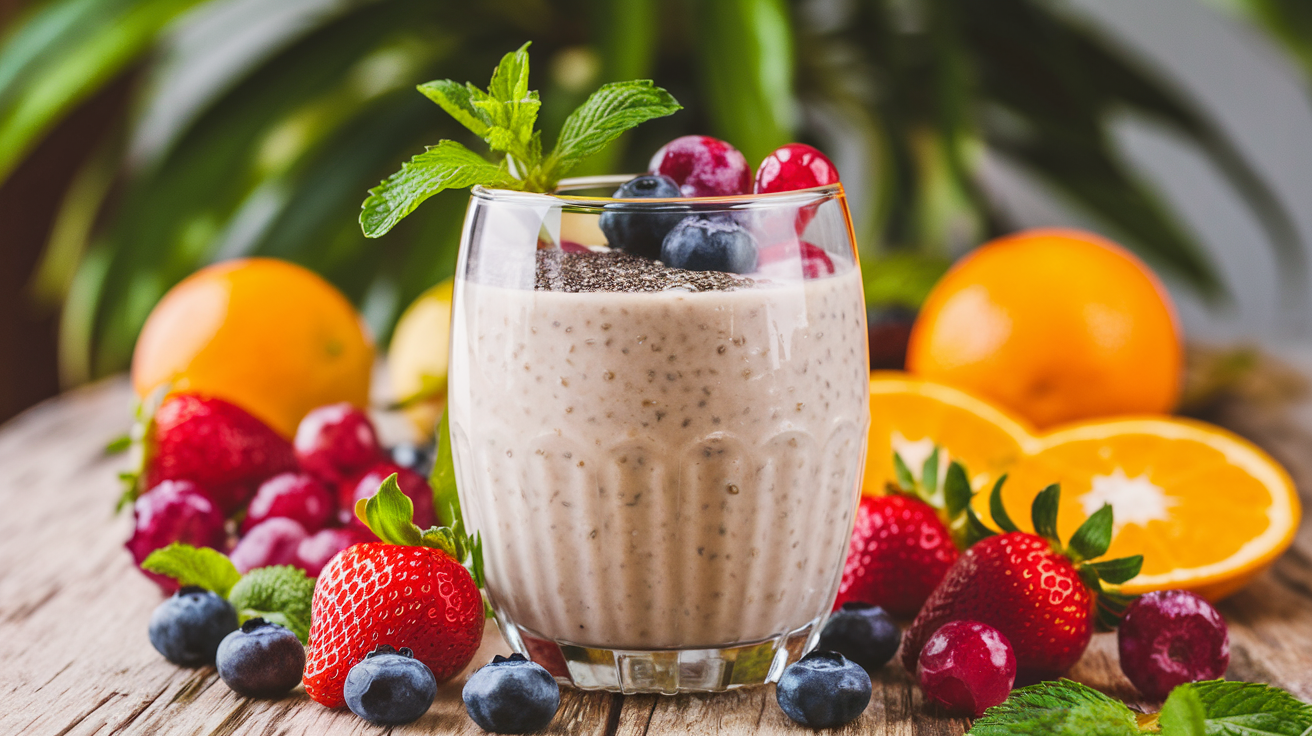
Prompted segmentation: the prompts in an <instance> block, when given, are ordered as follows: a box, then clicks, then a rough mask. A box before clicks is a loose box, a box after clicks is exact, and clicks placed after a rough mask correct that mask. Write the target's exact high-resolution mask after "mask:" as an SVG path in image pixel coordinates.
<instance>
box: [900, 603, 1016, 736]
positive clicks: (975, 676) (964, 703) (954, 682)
mask: <svg viewBox="0 0 1312 736" xmlns="http://www.w3.org/2000/svg"><path fill="white" fill-rule="evenodd" d="M916 678H917V679H918V680H920V687H921V689H922V690H924V691H925V695H926V697H928V698H930V699H931V700H935V701H938V702H939V703H942V704H943V705H944V706H946V707H947V709H948V710H950V711H952V712H954V713H961V714H965V715H972V716H975V717H976V718H978V717H979V716H982V715H984V711H986V710H988V709H989V708H992V707H993V706H995V705H998V704H999V703H1001V702H1002V701H1004V700H1006V699H1007V695H1008V694H1009V693H1010V692H1011V686H1012V685H1013V684H1014V683H1015V682H1016V655H1015V654H1014V653H1013V652H1012V651H1011V642H1009V641H1007V637H1005V636H1003V635H1002V634H1001V633H1000V632H999V631H998V630H997V629H995V628H993V627H992V626H986V625H984V624H981V623H978V622H975V621H953V622H951V623H947V624H944V625H943V627H942V628H940V629H939V630H938V631H936V632H934V635H933V636H931V637H929V641H927V642H925V648H924V649H922V650H920V660H919V662H918V664H917V666H916Z"/></svg>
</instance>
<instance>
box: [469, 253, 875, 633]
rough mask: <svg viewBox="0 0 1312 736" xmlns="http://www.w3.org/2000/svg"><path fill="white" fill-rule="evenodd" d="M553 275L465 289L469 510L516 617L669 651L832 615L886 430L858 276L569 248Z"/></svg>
mask: <svg viewBox="0 0 1312 736" xmlns="http://www.w3.org/2000/svg"><path fill="white" fill-rule="evenodd" d="M625 259H631V260H629V261H626V260H625ZM644 264H645V265H644ZM537 267H538V271H537V280H536V287H537V288H536V289H513V288H502V287H499V286H490V285H487V284H483V283H475V282H472V281H464V282H462V283H461V285H460V288H462V289H463V297H462V304H463V307H462V308H461V309H459V310H457V313H456V317H455V319H456V324H455V326H454V341H453V347H452V355H451V361H452V362H451V385H452V389H453V390H452V391H451V394H450V409H451V419H452V437H453V441H454V442H455V443H456V446H457V459H458V460H459V463H458V472H459V481H460V488H461V500H462V503H463V505H464V508H465V514H466V517H467V520H468V522H469V524H470V527H471V528H472V529H476V530H478V531H479V532H481V533H482V535H483V541H484V548H485V566H486V567H485V571H486V576H487V587H488V592H489V595H490V597H491V599H492V601H493V604H494V606H495V607H496V608H497V609H498V612H499V614H500V615H501V616H502V617H503V619H504V620H506V621H507V622H508V623H512V624H513V625H514V626H515V627H518V628H519V629H521V630H523V631H525V632H528V633H529V634H531V635H532V636H535V637H540V638H543V639H548V640H552V641H554V642H556V643H569V644H574V645H578V646H582V647H596V648H604V649H612V650H614V649H628V650H663V649H697V648H723V647H726V646H730V645H735V644H744V643H751V642H760V641H764V640H767V639H771V638H777V637H780V636H781V635H783V634H787V633H788V632H793V631H797V630H799V629H804V628H805V627H807V626H808V625H810V624H813V623H814V622H815V621H816V620H817V619H818V618H819V617H822V616H823V615H824V613H825V612H826V611H827V610H828V607H829V605H830V604H831V602H832V600H833V597H834V591H835V588H836V586H837V584H838V578H839V575H840V573H841V568H842V560H843V557H844V555H845V553H846V550H847V544H848V535H849V534H850V530H851V524H852V515H853V512H854V509H855V505H856V501H857V494H858V485H859V481H860V478H859V476H858V474H859V472H860V469H861V468H862V465H863V463H862V455H863V453H864V448H865V434H866V427H867V423H868V421H869V409H868V406H869V405H868V398H867V390H868V389H867V381H868V374H867V372H866V371H867V360H866V350H867V348H866V332H865V323H864V318H863V314H862V311H861V310H862V309H863V306H862V305H863V301H862V294H861V283H860V278H859V275H858V273H857V270H856V268H855V267H853V266H852V265H850V264H848V265H845V266H844V267H842V268H840V269H839V273H837V274H835V275H830V276H826V277H822V278H815V279H809V280H805V281H803V280H801V279H795V280H791V281H787V282H782V283H771V282H769V281H768V280H761V279H758V280H752V279H749V278H745V277H739V276H735V275H731V274H721V273H702V272H690V271H679V270H677V269H669V268H666V267H665V266H662V265H661V264H659V263H658V262H652V261H646V260H645V259H639V258H637V257H634V256H625V255H623V254H621V253H618V252H614V253H608V254H586V253H585V254H573V253H562V252H561V251H559V250H556V251H540V252H539V254H538V264H537Z"/></svg>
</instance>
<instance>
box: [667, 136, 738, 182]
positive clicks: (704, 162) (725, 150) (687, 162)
mask: <svg viewBox="0 0 1312 736" xmlns="http://www.w3.org/2000/svg"><path fill="white" fill-rule="evenodd" d="M648 169H649V170H650V172H651V173H653V174H662V175H664V176H668V177H670V178H671V179H673V180H674V183H675V184H678V185H679V191H680V192H681V193H682V194H683V196H685V197H719V196H726V195H730V194H747V193H749V192H751V191H752V169H751V167H750V166H748V165H747V158H746V157H744V156H743V155H742V153H740V152H739V151H738V149H736V148H734V147H733V146H731V145H729V144H728V143H725V142H724V141H722V140H719V139H718V138H711V137H710V136H705V135H685V136H683V137H682V138H675V139H674V140H672V141H670V142H669V143H666V144H665V145H664V146H662V147H661V149H660V150H659V151H657V152H656V155H655V156H652V157H651V164H650V165H649V166H648Z"/></svg>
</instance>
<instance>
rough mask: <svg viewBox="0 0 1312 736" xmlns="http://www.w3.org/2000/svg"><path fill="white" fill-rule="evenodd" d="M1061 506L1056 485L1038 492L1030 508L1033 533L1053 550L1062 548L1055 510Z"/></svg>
mask: <svg viewBox="0 0 1312 736" xmlns="http://www.w3.org/2000/svg"><path fill="white" fill-rule="evenodd" d="M1060 506H1061V486H1060V485H1059V484H1057V483H1053V484H1052V485H1050V486H1048V487H1047V488H1044V489H1043V490H1042V491H1039V495H1037V496H1035V497H1034V503H1033V504H1032V505H1031V506H1030V522H1031V523H1032V524H1034V533H1035V534H1038V535H1039V536H1040V537H1043V538H1044V539H1046V540H1048V543H1049V544H1052V545H1053V547H1054V548H1056V549H1058V550H1060V549H1061V548H1062V544H1061V537H1058V536H1057V509H1058V507H1060Z"/></svg>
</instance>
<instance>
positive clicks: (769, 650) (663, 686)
mask: <svg viewBox="0 0 1312 736" xmlns="http://www.w3.org/2000/svg"><path fill="white" fill-rule="evenodd" d="M822 618H823V617H822ZM497 623H498V624H499V625H500V627H501V633H502V635H504V636H505V637H506V641H507V642H509V644H510V646H511V647H512V648H514V650H515V651H517V652H519V653H521V654H523V655H524V656H526V657H528V658H529V659H532V660H533V661H534V662H537V663H538V664H540V665H542V666H543V667H545V668H546V670H547V671H548V672H550V673H551V674H552V675H553V676H555V678H556V681H557V682H559V683H560V684H562V685H570V686H573V687H576V688H579V689H580V690H608V691H611V692H621V693H663V694H666V695H674V694H676V693H713V692H723V691H725V690H733V689H736V688H740V687H747V686H749V685H762V684H765V683H767V682H775V681H777V680H778V679H779V676H780V675H782V674H783V671H784V668H785V667H787V666H788V665H789V664H791V663H793V662H796V661H797V660H798V659H801V657H802V655H803V654H805V653H806V652H808V651H810V650H811V649H812V648H813V647H814V646H815V644H816V641H817V640H818V639H819V638H820V624H821V623H822V621H821V619H816V620H814V621H812V622H810V623H808V624H807V625H805V626H803V627H801V628H799V629H796V630H795V631H790V632H788V633H787V634H783V635H781V636H777V637H775V638H773V639H767V640H765V641H760V642H755V643H750V644H736V645H734V646H729V647H721V648H712V649H655V650H643V649H599V648H596V647H587V646H580V645H578V644H571V643H568V642H561V641H555V640H552V639H549V638H547V637H543V636H540V635H538V634H535V633H534V632H532V631H529V630H527V629H524V628H521V627H519V626H516V625H515V624H513V623H511V622H509V621H507V620H505V619H504V618H502V617H500V616H498V617H497Z"/></svg>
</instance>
